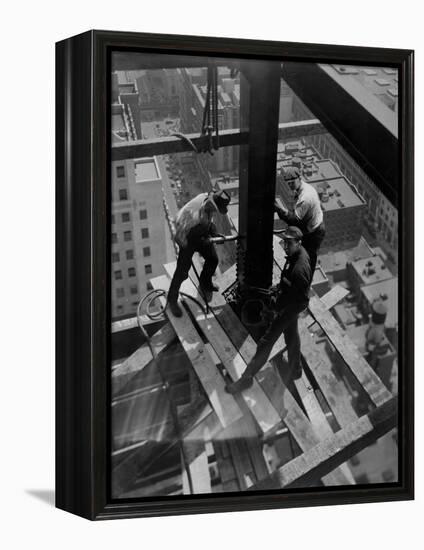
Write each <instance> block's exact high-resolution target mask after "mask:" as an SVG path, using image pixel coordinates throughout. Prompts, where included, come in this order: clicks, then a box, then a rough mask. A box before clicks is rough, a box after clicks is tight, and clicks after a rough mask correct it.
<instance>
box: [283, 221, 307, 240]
mask: <svg viewBox="0 0 424 550" xmlns="http://www.w3.org/2000/svg"><path fill="white" fill-rule="evenodd" d="M282 237H283V239H296V240H298V241H300V240H302V237H303V233H302V231H301V230H300V229H299V228H298V227H295V226H294V225H290V226H289V227H288V228H287V229H286V230H285V231H284V233H283V234H282Z"/></svg>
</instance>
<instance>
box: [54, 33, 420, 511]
mask: <svg viewBox="0 0 424 550" xmlns="http://www.w3.org/2000/svg"><path fill="white" fill-rule="evenodd" d="M118 50H127V51H129V50H136V51H144V52H152V53H162V54H166V53H169V54H171V53H172V54H175V53H178V54H180V55H184V54H186V55H193V54H195V55H200V56H232V57H240V58H243V57H244V58H252V59H254V58H256V59H272V60H277V59H285V60H290V61H311V62H319V63H324V62H330V63H346V64H349V63H352V64H362V65H386V64H387V65H390V66H395V67H397V68H398V70H399V71H400V78H399V96H400V102H399V105H400V107H399V157H400V166H399V167H398V169H397V170H398V172H397V174H396V175H397V177H398V179H397V181H399V182H400V185H399V189H398V191H399V194H398V198H397V200H398V206H399V212H400V216H399V219H400V225H399V256H400V260H399V265H400V266H401V271H400V273H399V279H400V295H401V299H400V308H399V316H400V321H401V322H400V327H399V331H400V332H399V350H400V352H399V357H400V362H401V364H402V369H401V379H400V381H399V389H400V391H399V403H398V405H399V408H398V410H399V442H398V443H399V482H397V483H389V484H384V485H379V486H377V485H372V486H365V485H364V486H353V487H352V488H349V489H347V488H343V489H334V488H325V487H323V488H319V490H312V489H310V490H309V489H308V490H302V491H301V492H299V491H285V492H275V491H265V490H264V491H259V492H252V493H248V492H246V493H243V494H226V495H223V496H215V495H214V496H212V495H199V496H194V495H192V496H189V497H173V498H169V497H158V498H154V499H153V498H149V499H144V500H141V499H140V500H139V501H131V502H113V501H111V499H110V497H109V473H108V472H109V461H108V449H109V447H108V430H109V422H110V419H109V412H108V403H109V388H108V375H109V370H108V369H109V367H108V365H109V345H110V341H109V340H110V330H109V324H108V319H109V305H108V304H109V282H108V281H109V270H110V267H109V244H110V243H109V227H110V225H109V224H110V219H109V218H110V214H109V204H110V197H109V192H108V166H109V163H110V157H109V155H110V152H109V142H108V133H109V132H108V124H109V123H108V116H107V115H108V112H109V111H108V97H109V80H108V73H109V72H110V52H111V51H118ZM413 57H414V56H413V51H411V50H400V49H381V48H366V47H351V46H332V45H319V44H300V43H299V44H298V43H285V42H268V41H256V40H255V41H253V40H240V39H224V38H211V37H196V36H172V35H159V34H144V33H125V32H108V31H89V32H86V33H83V34H80V35H78V36H74V37H72V38H69V39H66V40H64V41H61V42H59V43H57V44H56V258H57V259H56V288H57V291H56V304H57V305H56V319H57V329H56V506H57V507H58V508H61V509H63V510H66V511H68V512H71V513H74V514H77V515H80V516H83V517H85V518H88V519H91V520H98V519H115V518H130V517H143V516H158V515H171V514H172V515H174V514H189V513H210V512H228V511H238V510H262V509H272V508H285V507H294V506H296V507H300V506H319V505H333V504H349V503H362V502H381V501H397V500H408V499H412V498H413V496H414V422H413V407H414V378H413V365H414V352H413V349H414V347H413V344H414V341H413V338H414V337H413V334H414V325H413V323H414V279H413V273H414V256H413V249H414V217H413V199H414V189H413V178H414V168H413V166H414V115H413V102H414V91H413ZM393 176H395V175H393ZM394 179H396V178H394ZM391 193H392V194H393V193H396V189H393V188H391V189H388V190H387V194H388V196H390V194H391ZM392 196H393V195H392Z"/></svg>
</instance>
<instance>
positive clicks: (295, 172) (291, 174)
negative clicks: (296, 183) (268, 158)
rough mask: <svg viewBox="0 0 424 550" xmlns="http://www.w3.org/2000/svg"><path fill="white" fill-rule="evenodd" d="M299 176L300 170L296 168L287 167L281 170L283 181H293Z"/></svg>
mask: <svg viewBox="0 0 424 550" xmlns="http://www.w3.org/2000/svg"><path fill="white" fill-rule="evenodd" d="M299 176H300V170H299V168H297V166H287V167H285V168H283V177H284V179H285V180H294V179H296V178H298V177H299Z"/></svg>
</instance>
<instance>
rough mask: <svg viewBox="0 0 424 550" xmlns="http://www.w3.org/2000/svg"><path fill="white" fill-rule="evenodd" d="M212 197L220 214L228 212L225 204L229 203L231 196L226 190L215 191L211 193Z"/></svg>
mask: <svg viewBox="0 0 424 550" xmlns="http://www.w3.org/2000/svg"><path fill="white" fill-rule="evenodd" d="M212 199H213V202H214V203H215V204H216V207H217V208H218V210H219V211H220V213H221V214H226V213H227V212H228V208H227V206H228V205H229V204H230V200H231V197H230V196H229V195H228V193H227V192H226V191H224V190H222V191H216V192H215V193H214V194H213V195H212Z"/></svg>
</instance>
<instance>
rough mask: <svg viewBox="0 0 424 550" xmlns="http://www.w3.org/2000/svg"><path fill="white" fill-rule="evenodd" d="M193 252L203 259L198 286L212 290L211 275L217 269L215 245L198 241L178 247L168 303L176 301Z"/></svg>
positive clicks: (188, 269)
mask: <svg viewBox="0 0 424 550" xmlns="http://www.w3.org/2000/svg"><path fill="white" fill-rule="evenodd" d="M195 252H198V253H199V254H200V255H201V256H203V258H204V259H205V263H204V265H203V270H202V273H201V274H200V285H201V286H202V287H203V288H204V289H205V290H212V275H213V274H214V273H215V271H216V268H217V267H218V256H217V253H216V250H215V245H214V244H213V243H211V242H210V240H209V239H201V240H200V239H199V240H196V241H192V242H190V243H189V245H188V246H180V252H179V254H178V260H177V267H176V269H175V273H174V276H173V277H172V281H171V286H170V287H169V292H168V301H169V302H176V301H177V300H178V292H179V290H180V286H181V284H182V283H183V281H185V280H186V279H187V277H188V272H189V271H190V268H191V259H192V257H193V254H194V253H195Z"/></svg>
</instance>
